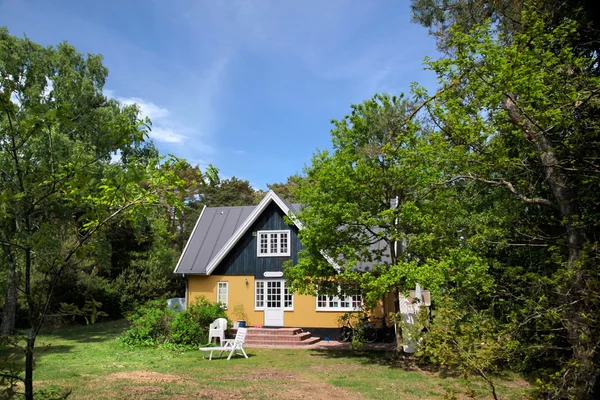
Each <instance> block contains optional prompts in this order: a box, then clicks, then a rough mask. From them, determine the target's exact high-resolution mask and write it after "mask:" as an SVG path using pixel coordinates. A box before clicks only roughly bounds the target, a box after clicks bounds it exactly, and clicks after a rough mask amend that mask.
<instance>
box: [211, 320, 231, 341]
mask: <svg viewBox="0 0 600 400" xmlns="http://www.w3.org/2000/svg"><path fill="white" fill-rule="evenodd" d="M226 330H227V320H226V319H225V318H217V319H215V320H214V321H213V323H212V324H210V326H209V329H208V343H212V340H213V338H219V344H220V345H221V346H223V343H224V342H225V331H226Z"/></svg>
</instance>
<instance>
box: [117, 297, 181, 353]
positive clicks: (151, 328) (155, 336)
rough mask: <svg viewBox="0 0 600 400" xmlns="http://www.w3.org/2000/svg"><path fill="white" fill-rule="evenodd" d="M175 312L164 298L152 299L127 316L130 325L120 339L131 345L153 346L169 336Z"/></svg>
mask: <svg viewBox="0 0 600 400" xmlns="http://www.w3.org/2000/svg"><path fill="white" fill-rule="evenodd" d="M174 318H175V312H174V311H173V310H170V309H168V308H167V301H166V300H153V301H150V302H148V303H146V304H144V305H142V306H140V307H138V308H137V310H136V311H135V312H134V313H132V314H131V315H129V316H128V317H127V320H128V321H129V322H130V323H131V327H130V328H129V329H128V330H127V331H125V332H124V333H123V335H122V336H121V338H120V339H121V341H122V342H123V343H125V344H128V345H131V346H154V345H157V344H160V343H163V342H165V341H166V340H168V339H169V337H170V332H171V323H172V321H173V319H174Z"/></svg>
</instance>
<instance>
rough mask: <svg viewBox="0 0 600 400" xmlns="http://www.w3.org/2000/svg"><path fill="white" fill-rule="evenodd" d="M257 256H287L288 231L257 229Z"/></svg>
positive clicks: (288, 252)
mask: <svg viewBox="0 0 600 400" xmlns="http://www.w3.org/2000/svg"><path fill="white" fill-rule="evenodd" d="M256 236H257V241H256V246H257V248H256V255H257V256H258V257H273V256H289V255H290V231H289V230H288V231H258V232H257V233H256Z"/></svg>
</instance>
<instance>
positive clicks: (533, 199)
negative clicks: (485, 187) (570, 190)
mask: <svg viewBox="0 0 600 400" xmlns="http://www.w3.org/2000/svg"><path fill="white" fill-rule="evenodd" d="M461 179H468V180H472V181H477V182H483V183H487V184H489V185H494V186H504V187H506V188H507V189H508V190H509V191H510V192H511V193H512V194H514V195H515V196H517V197H518V198H519V199H520V200H522V201H523V202H525V203H530V204H542V205H545V206H549V207H552V208H558V207H557V205H556V204H555V203H554V202H552V201H550V200H548V199H544V198H543V197H527V196H525V195H523V194H521V193H519V192H518V191H517V189H516V188H515V186H514V185H513V184H512V183H511V182H509V181H507V180H504V179H485V178H481V177H479V176H476V175H473V174H471V173H469V174H466V175H458V176H455V177H454V178H451V179H448V180H447V181H444V182H439V183H437V184H438V185H447V184H449V183H452V182H455V181H458V180H461Z"/></svg>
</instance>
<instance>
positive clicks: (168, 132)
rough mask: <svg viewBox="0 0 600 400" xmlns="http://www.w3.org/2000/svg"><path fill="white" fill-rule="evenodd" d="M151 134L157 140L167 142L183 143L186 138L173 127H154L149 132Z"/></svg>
mask: <svg viewBox="0 0 600 400" xmlns="http://www.w3.org/2000/svg"><path fill="white" fill-rule="evenodd" d="M149 136H150V137H151V138H152V139H154V140H156V141H157V142H165V143H181V142H183V140H184V139H186V137H185V136H184V135H182V134H180V133H177V132H175V131H174V130H173V129H171V128H165V127H161V126H156V127H153V128H152V130H151V131H150V132H149Z"/></svg>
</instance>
